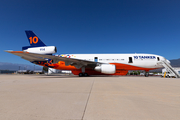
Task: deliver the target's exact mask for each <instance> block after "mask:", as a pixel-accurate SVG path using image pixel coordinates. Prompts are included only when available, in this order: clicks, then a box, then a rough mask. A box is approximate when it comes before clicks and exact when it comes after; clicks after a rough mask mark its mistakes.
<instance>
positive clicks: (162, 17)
mask: <svg viewBox="0 0 180 120" xmlns="http://www.w3.org/2000/svg"><path fill="white" fill-rule="evenodd" d="M24 30H33V31H34V32H35V33H36V34H37V36H38V37H39V38H40V39H41V40H43V42H44V43H45V44H47V45H55V46H56V47H57V49H58V53H59V54H66V53H69V54H70V53H72V54H76V53H152V54H158V55H162V56H164V57H166V58H167V59H177V58H180V55H179V50H180V47H179V46H180V1H179V0H173V1H170V0H4V1H2V0H1V1H0V42H1V43H0V57H1V59H0V62H11V63H23V64H29V62H28V61H26V60H23V59H21V58H20V57H17V56H15V55H12V54H9V53H6V52H4V50H21V49H22V46H28V45H29V43H28V40H27V37H26V35H25V32H24Z"/></svg>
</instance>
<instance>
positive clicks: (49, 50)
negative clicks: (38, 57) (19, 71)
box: [22, 46, 57, 55]
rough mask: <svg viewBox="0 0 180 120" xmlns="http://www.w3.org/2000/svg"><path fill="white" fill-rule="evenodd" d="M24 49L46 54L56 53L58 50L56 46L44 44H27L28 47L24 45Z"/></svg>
mask: <svg viewBox="0 0 180 120" xmlns="http://www.w3.org/2000/svg"><path fill="white" fill-rule="evenodd" d="M22 50H23V51H24V52H29V53H37V54H46V55H50V54H54V53H56V52H57V48H56V47H55V46H42V47H34V46H27V47H23V48H22Z"/></svg>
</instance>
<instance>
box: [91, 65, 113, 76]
mask: <svg viewBox="0 0 180 120" xmlns="http://www.w3.org/2000/svg"><path fill="white" fill-rule="evenodd" d="M94 70H96V71H98V72H101V73H104V74H114V73H115V72H116V66H115V65H111V64H102V65H101V66H96V67H95V68H94Z"/></svg>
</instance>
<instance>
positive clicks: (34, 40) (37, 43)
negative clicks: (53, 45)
mask: <svg viewBox="0 0 180 120" xmlns="http://www.w3.org/2000/svg"><path fill="white" fill-rule="evenodd" d="M25 32H26V35H27V38H28V40H29V43H30V45H31V46H32V47H41V46H46V45H45V44H44V43H43V42H42V41H41V39H40V38H39V37H37V36H36V35H35V34H34V32H33V31H30V30H26V31H25Z"/></svg>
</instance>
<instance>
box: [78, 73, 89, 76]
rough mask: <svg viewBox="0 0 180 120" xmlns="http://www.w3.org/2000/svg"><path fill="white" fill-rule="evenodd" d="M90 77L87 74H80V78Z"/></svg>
mask: <svg viewBox="0 0 180 120" xmlns="http://www.w3.org/2000/svg"><path fill="white" fill-rule="evenodd" d="M87 76H89V75H88V74H87V73H79V77H87Z"/></svg>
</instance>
